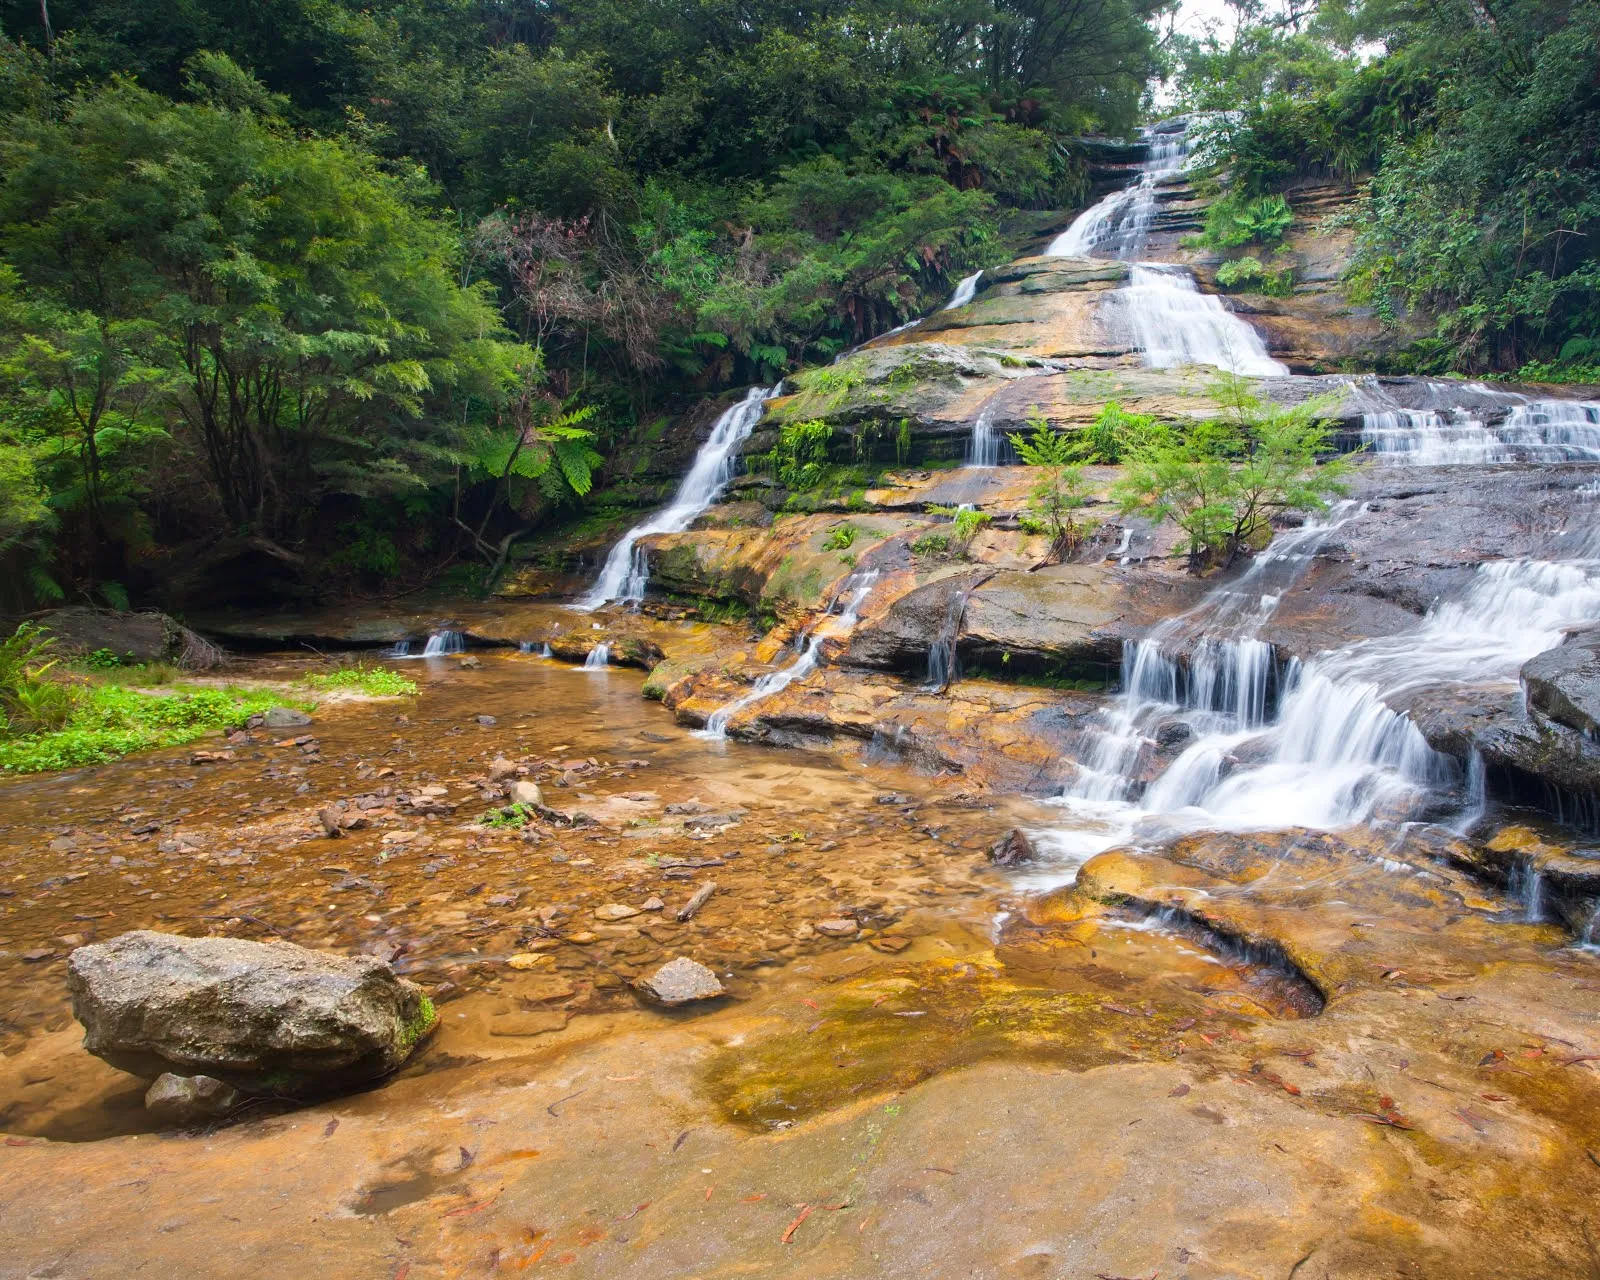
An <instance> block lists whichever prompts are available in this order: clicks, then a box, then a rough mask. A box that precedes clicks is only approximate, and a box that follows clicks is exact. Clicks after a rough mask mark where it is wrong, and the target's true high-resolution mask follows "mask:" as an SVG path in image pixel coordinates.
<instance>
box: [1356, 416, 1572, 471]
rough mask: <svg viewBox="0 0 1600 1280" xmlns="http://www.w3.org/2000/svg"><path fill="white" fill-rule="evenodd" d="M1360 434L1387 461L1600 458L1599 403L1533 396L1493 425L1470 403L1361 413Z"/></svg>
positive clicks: (1433, 463) (1432, 463) (1438, 463)
mask: <svg viewBox="0 0 1600 1280" xmlns="http://www.w3.org/2000/svg"><path fill="white" fill-rule="evenodd" d="M1361 439H1362V443H1364V444H1365V445H1366V446H1367V447H1368V448H1369V449H1370V450H1371V451H1372V452H1374V453H1376V454H1377V455H1378V456H1379V457H1380V458H1382V459H1383V460H1384V461H1386V462H1399V463H1406V464H1410V465H1412V466H1419V467H1446V466H1486V465H1489V464H1491V463H1497V462H1596V461H1600V404H1595V403H1592V402H1587V401H1580V400H1530V401H1525V402H1524V403H1521V404H1517V405H1514V406H1513V407H1512V408H1511V409H1510V411H1509V412H1508V413H1507V414H1506V416H1505V418H1504V420H1503V421H1501V422H1499V423H1498V424H1494V425H1491V424H1489V423H1488V422H1486V421H1485V420H1484V419H1483V418H1482V417H1479V416H1476V415H1474V414H1473V413H1471V412H1469V411H1468V410H1465V409H1451V410H1449V411H1447V412H1446V413H1440V412H1436V411H1434V410H1431V409H1428V410H1417V409H1396V410H1390V411H1388V412H1383V413H1367V414H1363V415H1362V417H1361Z"/></svg>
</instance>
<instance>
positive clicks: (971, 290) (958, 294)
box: [940, 271, 983, 311]
mask: <svg viewBox="0 0 1600 1280" xmlns="http://www.w3.org/2000/svg"><path fill="white" fill-rule="evenodd" d="M981 279H983V272H981V271H974V272H973V273H972V274H971V275H970V276H968V277H967V278H966V279H964V280H963V281H961V283H960V284H958V285H956V291H955V292H954V293H952V294H951V295H950V301H949V302H947V303H945V304H944V306H943V307H942V308H940V309H941V310H943V311H954V310H955V309H956V308H957V307H964V306H966V305H967V303H969V302H971V301H972V299H973V298H974V297H975V296H976V295H977V292H978V281H979V280H981Z"/></svg>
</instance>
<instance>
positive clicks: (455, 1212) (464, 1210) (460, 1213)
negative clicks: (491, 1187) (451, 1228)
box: [444, 1191, 500, 1218]
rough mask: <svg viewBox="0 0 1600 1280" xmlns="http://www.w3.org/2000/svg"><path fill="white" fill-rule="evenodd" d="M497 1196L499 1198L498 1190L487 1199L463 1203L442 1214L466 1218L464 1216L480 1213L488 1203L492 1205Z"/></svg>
mask: <svg viewBox="0 0 1600 1280" xmlns="http://www.w3.org/2000/svg"><path fill="white" fill-rule="evenodd" d="M499 1198H500V1193H499V1192H498V1191H496V1192H495V1193H494V1194H493V1195H492V1196H490V1197H489V1198H488V1199H487V1200H479V1201H478V1202H477V1203H476V1204H464V1205H462V1206H461V1208H459V1209H452V1210H450V1212H449V1213H447V1214H445V1215H444V1216H445V1217H447V1218H466V1217H470V1216H471V1215H472V1214H475V1213H482V1212H483V1211H484V1210H485V1209H487V1208H488V1207H489V1206H490V1205H492V1204H493V1203H494V1202H495V1201H496V1200H498V1199H499Z"/></svg>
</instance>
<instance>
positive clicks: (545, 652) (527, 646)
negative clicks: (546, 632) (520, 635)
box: [517, 640, 555, 658]
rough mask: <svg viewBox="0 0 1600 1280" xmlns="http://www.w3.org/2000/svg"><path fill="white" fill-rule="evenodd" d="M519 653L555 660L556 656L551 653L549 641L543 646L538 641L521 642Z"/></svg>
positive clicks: (518, 648)
mask: <svg viewBox="0 0 1600 1280" xmlns="http://www.w3.org/2000/svg"><path fill="white" fill-rule="evenodd" d="M517 652H518V653H531V654H533V655H534V656H536V657H540V658H553V657H554V656H555V655H554V654H553V653H551V652H550V642H549V641H548V640H546V641H545V642H543V643H542V644H541V643H540V642H539V641H537V640H519V641H518V642H517Z"/></svg>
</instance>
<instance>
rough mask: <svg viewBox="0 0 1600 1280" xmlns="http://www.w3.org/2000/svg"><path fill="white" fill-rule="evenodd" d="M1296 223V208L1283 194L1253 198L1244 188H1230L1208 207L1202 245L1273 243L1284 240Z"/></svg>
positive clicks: (1225, 247) (1226, 247)
mask: <svg viewBox="0 0 1600 1280" xmlns="http://www.w3.org/2000/svg"><path fill="white" fill-rule="evenodd" d="M1293 223H1294V211H1293V210H1292V209H1290V208H1289V202H1288V201H1287V200H1286V199H1284V198H1283V196H1281V195H1269V196H1258V197H1256V198H1255V199H1251V198H1250V197H1249V196H1248V195H1246V194H1244V193H1243V192H1241V191H1238V190H1234V191H1230V192H1229V193H1228V194H1227V195H1225V196H1223V197H1222V198H1221V199H1220V200H1214V201H1213V202H1212V204H1211V207H1210V208H1209V209H1207V210H1206V228H1205V231H1204V232H1202V233H1201V235H1200V240H1201V242H1202V243H1203V244H1208V245H1211V246H1213V247H1215V248H1218V249H1237V248H1239V247H1240V246H1241V245H1247V244H1271V243H1273V242H1275V241H1278V240H1282V239H1283V233H1284V232H1285V231H1287V230H1288V229H1289V228H1290V226H1291V225H1292V224H1293Z"/></svg>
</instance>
